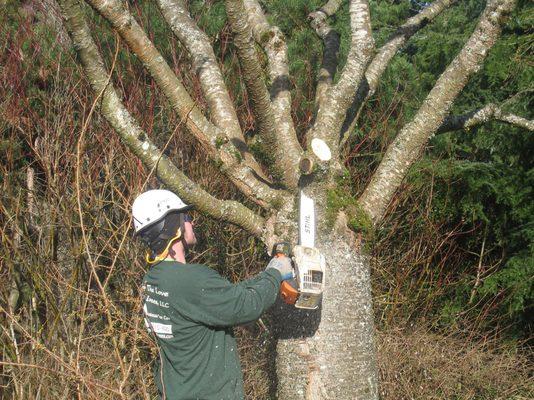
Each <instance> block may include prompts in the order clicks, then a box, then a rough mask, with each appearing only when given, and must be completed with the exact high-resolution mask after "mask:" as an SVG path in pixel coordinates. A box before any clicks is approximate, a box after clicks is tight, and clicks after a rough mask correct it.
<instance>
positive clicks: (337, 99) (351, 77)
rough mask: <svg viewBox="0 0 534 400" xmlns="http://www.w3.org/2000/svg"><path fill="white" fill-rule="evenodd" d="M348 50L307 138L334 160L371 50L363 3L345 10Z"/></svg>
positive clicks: (353, 3)
mask: <svg viewBox="0 0 534 400" xmlns="http://www.w3.org/2000/svg"><path fill="white" fill-rule="evenodd" d="M349 12H350V21H351V22H350V28H351V47H350V50H349V54H348V56H347V62H346V64H345V67H344V68H343V71H342V72H341V76H340V78H339V81H338V82H337V84H335V85H334V86H333V87H332V88H331V89H329V90H328V91H327V93H326V96H325V98H324V101H323V102H321V104H320V106H319V110H318V111H317V119H316V121H315V124H314V126H313V127H312V128H311V130H310V133H309V136H311V137H312V138H318V139H322V140H324V141H325V142H326V144H327V145H328V146H329V147H330V149H331V151H332V154H333V155H334V156H337V154H338V151H339V148H338V146H339V141H340V135H341V128H342V125H343V121H344V120H345V115H346V112H347V110H348V109H349V107H350V105H351V104H352V100H353V98H354V95H355V93H356V88H357V87H358V85H359V84H360V81H361V80H362V79H363V76H364V72H365V68H366V67H367V64H368V63H369V60H370V58H371V54H372V51H373V48H374V40H373V36H372V33H371V18H370V14H369V4H368V2H367V0H351V2H350V6H349Z"/></svg>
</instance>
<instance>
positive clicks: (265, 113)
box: [226, 0, 301, 188]
mask: <svg viewBox="0 0 534 400" xmlns="http://www.w3.org/2000/svg"><path fill="white" fill-rule="evenodd" d="M226 13H227V15H228V21H229V23H230V26H231V28H232V32H233V33H234V45H235V46H236V48H237V54H238V56H239V61H240V64H241V71H242V75H243V79H244V81H245V85H246V87H247V91H248V94H249V98H250V103H251V106H252V111H253V113H254V116H255V118H256V122H257V124H258V131H259V134H260V135H261V137H262V140H263V142H264V144H265V147H266V148H268V149H270V150H271V151H273V155H272V156H273V159H274V163H275V165H274V169H275V170H276V172H277V175H280V176H281V178H282V182H283V183H284V184H285V185H286V186H288V187H293V188H294V187H296V186H297V183H298V178H299V174H298V169H297V168H296V165H298V161H299V159H300V155H301V149H300V146H298V143H297V142H296V141H295V140H293V141H290V144H291V145H290V146H286V143H285V142H286V140H285V139H286V138H285V137H284V136H286V135H287V134H288V133H289V132H287V131H286V130H284V131H282V132H280V133H284V135H280V137H279V132H278V131H277V130H276V129H275V126H276V123H275V118H274V113H273V109H272V105H271V100H270V97H269V92H268V91H267V86H266V85H265V81H264V79H263V71H262V69H261V66H260V63H259V60H258V54H257V53H256V47H255V43H254V37H253V34H252V28H251V26H250V22H249V20H248V18H247V13H246V10H245V7H244V5H243V0H226ZM290 126H291V125H290Z"/></svg>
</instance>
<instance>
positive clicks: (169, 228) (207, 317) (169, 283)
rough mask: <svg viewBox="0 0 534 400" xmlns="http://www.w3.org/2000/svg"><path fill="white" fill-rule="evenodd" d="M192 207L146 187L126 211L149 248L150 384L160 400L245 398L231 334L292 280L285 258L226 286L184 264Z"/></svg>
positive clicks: (191, 234)
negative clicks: (154, 356) (153, 344)
mask: <svg viewBox="0 0 534 400" xmlns="http://www.w3.org/2000/svg"><path fill="white" fill-rule="evenodd" d="M190 209H191V206H189V205H187V204H185V203H184V202H183V201H182V200H181V199H180V198H179V197H178V196H176V195H175V194H174V193H172V192H170V191H168V190H149V191H147V192H145V193H142V194H141V195H140V196H138V197H137V198H136V199H135V201H134V203H133V206H132V214H133V220H134V227H135V232H136V236H137V237H139V238H140V239H141V240H142V241H143V242H144V243H145V244H146V245H147V247H148V249H149V254H147V262H148V264H149V269H148V272H147V273H146V274H145V277H144V279H143V285H142V291H143V298H144V304H143V309H144V313H145V323H146V325H147V328H148V329H149V331H150V332H152V333H153V335H154V336H155V337H156V340H157V344H158V347H159V360H158V361H157V362H156V368H155V381H156V385H157V386H158V389H159V392H160V396H161V399H163V400H179V399H202V400H211V399H217V400H221V399H224V400H236V399H243V398H244V391H243V375H242V372H241V367H240V363H239V356H238V352H237V345H236V341H235V338H234V334H233V331H232V327H233V326H236V325H241V324H246V323H248V322H251V321H254V320H256V319H258V318H259V317H260V316H261V315H262V314H263V312H264V311H265V310H267V309H268V308H269V307H270V306H271V305H272V304H273V303H274V302H275V300H276V298H277V296H278V292H279V288H280V284H281V282H282V281H283V280H286V279H289V278H291V276H292V268H291V262H290V260H289V258H287V257H276V258H273V259H272V260H271V261H270V262H269V264H268V265H267V268H266V269H265V271H264V272H261V273H260V274H258V275H257V276H256V277H254V278H252V279H248V280H245V281H242V282H239V283H236V284H234V283H231V282H229V281H228V280H226V279H225V278H223V277H222V276H221V275H219V274H218V273H217V272H216V271H215V270H213V269H211V268H210V267H208V266H206V265H202V264H188V263H187V262H186V252H187V249H188V247H190V246H192V245H194V244H195V243H196V237H195V233H194V229H193V223H192V221H191V218H190V217H189V215H188V214H187V211H188V210H190Z"/></svg>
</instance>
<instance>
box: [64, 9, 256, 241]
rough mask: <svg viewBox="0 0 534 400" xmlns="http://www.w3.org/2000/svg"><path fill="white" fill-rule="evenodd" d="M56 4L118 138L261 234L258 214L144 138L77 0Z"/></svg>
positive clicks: (189, 196)
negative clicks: (207, 186)
mask: <svg viewBox="0 0 534 400" xmlns="http://www.w3.org/2000/svg"><path fill="white" fill-rule="evenodd" d="M60 5H61V7H62V10H63V13H64V16H65V18H66V26H67V29H68V30H69V34H70V36H71V39H72V41H73V43H74V46H75V48H76V50H77V52H78V54H79V56H80V58H81V61H82V64H83V67H84V71H85V74H86V75H87V77H88V78H89V82H90V83H91V86H92V88H93V90H94V91H95V93H102V101H101V111H102V114H103V115H104V117H105V118H106V119H107V121H108V122H109V123H110V125H111V126H112V127H113V129H114V130H115V131H116V132H117V134H118V135H119V136H120V138H121V140H122V141H123V142H124V143H125V144H126V145H127V146H128V148H129V149H130V150H131V151H132V152H133V153H134V154H135V155H136V156H137V157H139V159H140V160H141V161H142V162H143V163H144V164H145V165H146V166H147V167H148V168H151V169H152V168H154V169H155V171H156V174H157V176H158V177H159V179H160V180H161V181H162V182H163V183H164V184H165V185H166V186H167V187H169V188H170V189H171V190H173V191H175V192H176V193H178V194H179V195H180V196H181V197H182V198H183V199H184V200H185V201H187V202H189V203H191V204H194V205H195V206H196V207H197V208H198V209H199V210H200V211H202V212H205V213H206V214H208V215H211V216H212V217H214V218H217V219H223V220H226V221H229V222H232V223H234V224H236V225H239V226H241V227H242V228H243V229H246V230H247V231H248V232H250V233H252V234H254V235H256V236H261V234H262V227H263V225H264V220H263V218H262V217H260V216H258V215H257V214H255V213H254V212H252V211H251V210H249V209H248V208H246V207H245V206H243V205H242V204H240V203H238V202H236V201H222V200H219V199H216V198H214V197H213V196H211V195H210V194H209V193H207V192H206V191H204V190H203V189H202V188H200V187H199V186H198V185H197V184H195V183H194V182H192V181H191V180H190V179H189V178H187V176H185V175H184V174H183V172H182V171H180V170H179V169H178V168H176V166H175V165H174V164H173V163H172V162H171V161H170V160H169V159H168V158H167V157H166V156H165V155H162V154H161V152H160V150H159V149H158V148H157V147H156V146H154V145H153V144H152V143H151V142H150V140H148V137H147V135H146V133H145V132H143V130H142V129H141V128H140V127H139V125H138V124H137V122H136V121H135V120H134V118H133V117H132V116H131V115H130V113H129V112H128V110H127V109H126V108H125V107H124V105H123V104H122V102H121V100H120V98H119V96H118V94H117V92H116V91H115V89H114V87H113V85H111V84H108V74H107V71H106V70H105V68H104V61H103V59H102V56H101V55H100V53H99V51H98V49H97V47H96V45H95V43H94V41H93V38H92V37H91V33H90V31H89V27H88V26H87V23H86V21H85V19H84V17H83V12H82V10H81V8H80V5H79V3H78V1H77V0H60Z"/></svg>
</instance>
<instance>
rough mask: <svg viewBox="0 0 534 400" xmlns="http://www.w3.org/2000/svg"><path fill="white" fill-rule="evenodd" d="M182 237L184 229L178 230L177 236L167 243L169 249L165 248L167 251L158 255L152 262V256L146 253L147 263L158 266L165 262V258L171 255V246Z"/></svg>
mask: <svg viewBox="0 0 534 400" xmlns="http://www.w3.org/2000/svg"><path fill="white" fill-rule="evenodd" d="M181 237H182V228H178V231H177V232H176V236H175V237H173V238H172V239H171V240H169V242H168V243H167V247H165V250H163V251H162V252H161V254H159V255H157V256H156V257H154V259H153V260H151V259H150V254H149V253H148V252H147V253H146V255H145V260H146V262H147V263H148V264H150V265H153V264H157V263H159V262H161V261H163V260H165V258H167V255H168V254H169V249H170V248H171V245H172V244H173V243H174V241H175V240H178V239H180V238H181Z"/></svg>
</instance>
